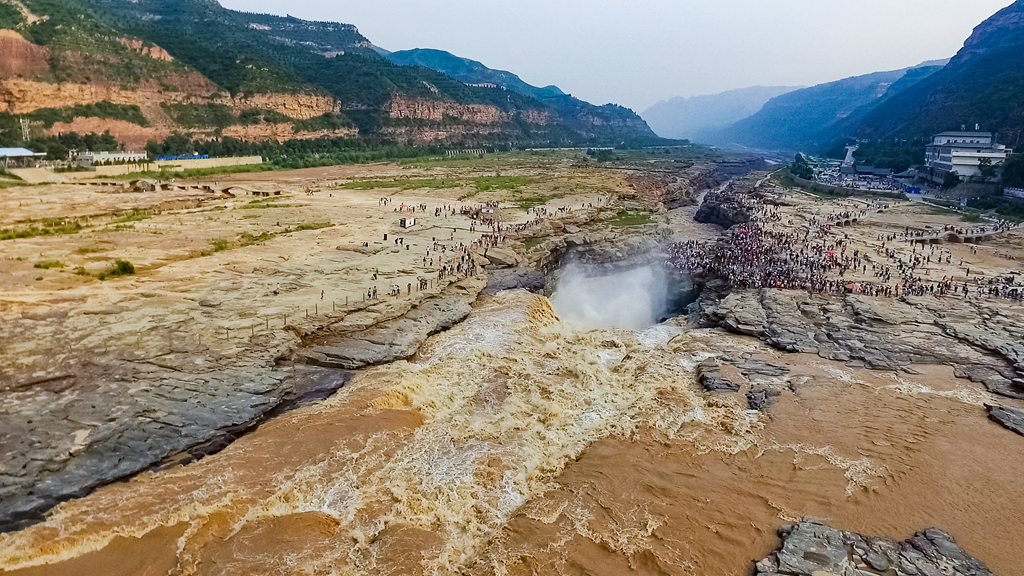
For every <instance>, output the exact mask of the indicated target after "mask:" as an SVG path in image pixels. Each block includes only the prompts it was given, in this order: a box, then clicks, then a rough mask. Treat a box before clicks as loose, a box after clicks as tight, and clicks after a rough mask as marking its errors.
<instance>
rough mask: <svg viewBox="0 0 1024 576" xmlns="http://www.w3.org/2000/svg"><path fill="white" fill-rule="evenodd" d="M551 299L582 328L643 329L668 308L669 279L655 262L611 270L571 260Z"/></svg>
mask: <svg viewBox="0 0 1024 576" xmlns="http://www.w3.org/2000/svg"><path fill="white" fill-rule="evenodd" d="M602 272H604V273H603V274H602ZM551 303H552V305H553V306H554V307H555V311H556V312H557V313H558V316H559V317H560V318H561V319H562V320H564V321H566V322H569V323H570V324H574V325H577V326H579V327H582V328H587V329H596V328H619V329H624V330H643V329H644V328H648V327H650V326H653V325H654V324H656V323H658V321H659V320H661V319H662V318H664V317H665V315H666V313H667V312H668V310H669V281H668V278H667V275H666V274H665V273H664V271H662V270H661V269H659V268H657V267H655V266H653V265H645V266H637V267H635V268H629V269H626V270H619V271H615V272H612V273H610V274H609V273H607V272H606V271H603V270H601V269H600V268H598V267H597V266H593V265H587V264H583V263H580V262H571V263H570V264H569V265H568V266H567V267H566V268H565V270H564V271H563V272H562V275H561V277H560V278H559V280H558V287H557V288H556V289H555V293H554V294H553V295H552V296H551Z"/></svg>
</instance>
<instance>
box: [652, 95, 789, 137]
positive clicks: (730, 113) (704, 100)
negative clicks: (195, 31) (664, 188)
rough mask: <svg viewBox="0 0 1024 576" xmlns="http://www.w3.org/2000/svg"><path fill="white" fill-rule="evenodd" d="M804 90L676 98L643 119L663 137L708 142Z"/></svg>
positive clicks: (662, 103)
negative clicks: (775, 101) (774, 101)
mask: <svg viewBox="0 0 1024 576" xmlns="http://www.w3.org/2000/svg"><path fill="white" fill-rule="evenodd" d="M800 88H802V86H754V87H752V88H741V89H739V90H730V91H728V92H722V93H721V94H714V95H710V96H693V97H691V98H683V97H676V98H672V99H670V100H663V101H661V102H658V103H657V104H655V105H654V106H651V107H650V108H648V109H647V110H646V111H644V112H642V113H641V114H640V116H641V117H642V118H643V119H644V120H646V121H647V124H648V125H649V126H650V127H651V129H653V130H654V131H655V132H656V133H657V134H658V135H659V136H663V137H665V138H687V139H691V140H696V141H704V140H707V139H708V138H709V137H711V135H712V134H714V133H715V132H718V131H720V130H723V129H725V128H727V127H729V126H730V125H732V124H734V123H736V122H738V121H740V120H742V119H744V118H747V117H749V116H752V115H753V114H755V113H757V112H758V111H759V110H760V109H761V108H762V107H763V106H764V105H765V104H766V103H768V101H769V100H771V99H772V98H775V97H777V96H781V95H783V94H788V93H789V92H792V91H794V90H799V89H800Z"/></svg>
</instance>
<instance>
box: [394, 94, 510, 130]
mask: <svg viewBox="0 0 1024 576" xmlns="http://www.w3.org/2000/svg"><path fill="white" fill-rule="evenodd" d="M387 112H388V116H389V117H391V118H393V119H403V118H407V119H413V120H428V121H431V122H443V121H444V120H445V117H449V118H456V119H458V120H459V121H461V122H468V123H470V124H497V123H499V122H503V121H505V120H507V118H506V117H505V114H504V113H502V111H501V110H500V109H498V108H497V107H495V106H488V105H486V104H458V103H456V102H451V101H446V100H428V99H426V98H411V97H408V96H402V95H399V96H395V97H394V98H392V99H391V101H390V102H388V105H387Z"/></svg>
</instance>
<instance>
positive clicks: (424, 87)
mask: <svg viewBox="0 0 1024 576" xmlns="http://www.w3.org/2000/svg"><path fill="white" fill-rule="evenodd" d="M22 4H23V5H24V6H25V7H27V9H28V10H29V11H32V12H33V13H34V14H37V15H41V16H40V17H39V18H38V19H36V20H33V21H32V22H29V21H28V20H29V19H26V18H20V17H17V16H15V17H13V18H11V17H5V18H6V20H8V22H7V23H4V21H0V25H4V26H6V27H7V28H9V29H10V32H9V33H8V34H9V35H10V34H15V35H17V36H18V37H19V38H13V37H12V38H6V39H0V42H6V43H7V44H10V45H12V46H13V45H15V44H17V45H18V46H19V50H20V52H19V54H22V55H23V56H24V59H25V62H26V64H25V65H21V64H19V66H20V68H19V70H15V71H9V72H10V73H8V74H6V75H0V113H6V114H8V115H10V114H17V113H19V112H18V111H19V109H25V110H28V109H30V108H31V109H32V110H37V109H43V108H45V109H51V108H53V109H58V110H61V109H65V108H71V107H74V106H80V107H82V108H79V109H80V110H91V108H89V106H91V105H94V104H98V103H100V102H104V101H106V102H110V103H111V104H114V105H118V106H120V105H123V106H138V107H139V108H140V109H141V111H142V112H143V114H144V116H145V117H146V120H147V124H149V126H148V127H140V130H141V131H143V132H144V131H146V130H149V133H148V135H149V136H152V137H166V135H167V134H169V133H177V132H185V133H187V134H190V135H193V136H196V137H200V138H220V137H222V135H223V134H224V132H225V131H229V130H233V131H234V132H233V134H235V135H236V136H239V137H243V138H245V139H247V140H255V139H259V138H263V137H266V138H268V139H277V140H279V141H280V140H282V139H287V138H288V137H289V136H290V135H291V134H292V133H298V132H300V131H301V130H299V127H300V124H299V121H304V122H305V121H308V120H311V119H312V118H311V117H310V114H309V113H304V112H301V111H299V112H300V113H299V115H298V116H295V115H294V114H292V112H295V111H296V110H298V108H300V106H298V105H294V106H290V105H282V106H278V107H276V108H270V109H266V110H265V112H264V111H263V109H262V108H260V106H259V104H258V103H256V101H274V102H277V101H285V100H288V99H289V98H291V99H292V100H295V101H298V100H301V99H303V98H305V99H309V98H321V99H327V100H331V101H330V102H327V104H326V105H322V106H319V108H318V111H319V114H318V115H317V117H322V118H320V119H319V120H318V121H317V122H314V123H313V124H308V123H307V124H302V127H306V128H309V127H312V128H324V130H312V131H310V130H305V131H302V132H304V134H303V136H305V137H321V136H330V137H355V136H358V137H360V138H362V139H365V140H367V141H369V142H398V143H405V144H417V145H421V144H442V145H447V146H479V145H490V144H504V145H510V144H517V143H518V144H524V145H540V146H544V145H554V146H563V145H570V144H571V145H596V144H604V145H611V144H620V143H660V142H662V139H660V138H659V137H657V135H655V134H654V132H653V131H651V130H650V128H649V127H648V126H647V125H646V123H645V122H643V120H642V119H640V118H639V117H638V116H636V115H635V114H633V113H632V112H630V111H627V110H625V109H622V108H618V107H596V106H592V105H589V104H586V103H574V105H573V106H570V107H568V113H567V107H566V106H564V105H563V104H562V103H559V102H557V101H554V102H553V103H545V102H541V101H540V100H537V99H535V98H533V97H530V96H527V95H521V94H519V93H517V92H510V91H506V90H501V89H488V88H483V87H472V86H467V85H466V84H464V83H462V82H460V81H458V80H456V79H454V78H452V77H450V76H447V75H445V74H442V73H439V72H437V71H435V70H432V69H430V68H426V67H422V66H398V65H395V64H393V63H391V62H389V61H388V60H385V59H384V58H382V57H381V56H380V55H379V53H378V49H377V48H376V47H375V46H374V45H373V44H372V42H370V41H369V39H367V38H365V37H364V36H362V35H361V34H360V33H359V31H358V29H357V28H356V27H355V26H352V25H350V24H342V23H333V22H311V21H306V20H300V19H297V18H294V17H291V16H274V15H267V14H252V13H246V12H237V11H233V10H228V9H226V8H224V7H222V6H221V5H220V4H219V3H217V2H215V1H213V0H175V1H171V0H23V2H22ZM3 5H7V4H6V3H4V4H3ZM38 51H45V53H46V58H43V59H42V60H45V61H46V62H47V64H46V69H45V70H43V69H42V68H41V66H40V65H39V64H38V63H39V61H40V60H41V58H39V57H34V56H33V54H35V52H38ZM8 53H10V51H5V55H6V54H8ZM154 55H156V56H154ZM3 58H5V56H0V59H3ZM29 62H31V63H32V64H33V65H35V66H36V68H37V69H36V70H34V71H32V70H29V68H30V67H29V66H28V64H27V63H29ZM3 70H4V68H3V66H2V65H0V71H3ZM23 72H29V73H28V74H27V75H26V74H23ZM19 76H20V77H19ZM51 86H61V87H62V89H61V90H58V91H56V93H59V94H65V93H66V94H70V95H71V96H70V97H68V98H67V99H66V101H65V102H60V101H58V99H55V98H53V97H50V96H46V97H44V95H45V94H49V93H51V92H54V91H53V90H51V89H50V87H51ZM558 92H560V91H558ZM553 94H554V93H553ZM555 95H556V97H557V94H555ZM257 97H258V98H257ZM33 98H35V99H36V100H39V102H38V103H39V104H42V103H43V101H45V105H33V104H32V103H31V100H32V99H33ZM40 98H41V100H40ZM4 103H6V104H4ZM250 110H256V111H255V112H251V113H250V112H247V111H250ZM243 113H245V114H247V116H245V117H244V118H243ZM11 123H12V119H11V118H9V117H7V118H0V126H7V125H10V124H11ZM236 125H244V126H246V128H245V129H244V130H243V129H240V128H239V129H236V128H233V127H234V126H236ZM10 132H18V133H20V131H12V130H10V129H9V130H8V132H6V133H5V134H6V136H4V137H6V138H10V137H11V134H10ZM139 137H140V138H141V137H143V136H139Z"/></svg>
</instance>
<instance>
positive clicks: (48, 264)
mask: <svg viewBox="0 0 1024 576" xmlns="http://www.w3.org/2000/svg"><path fill="white" fill-rule="evenodd" d="M63 267H64V263H63V262H61V261H60V260H43V261H41V262H36V265H35V266H34V268H40V269H42V270H49V269H50V268H63Z"/></svg>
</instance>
